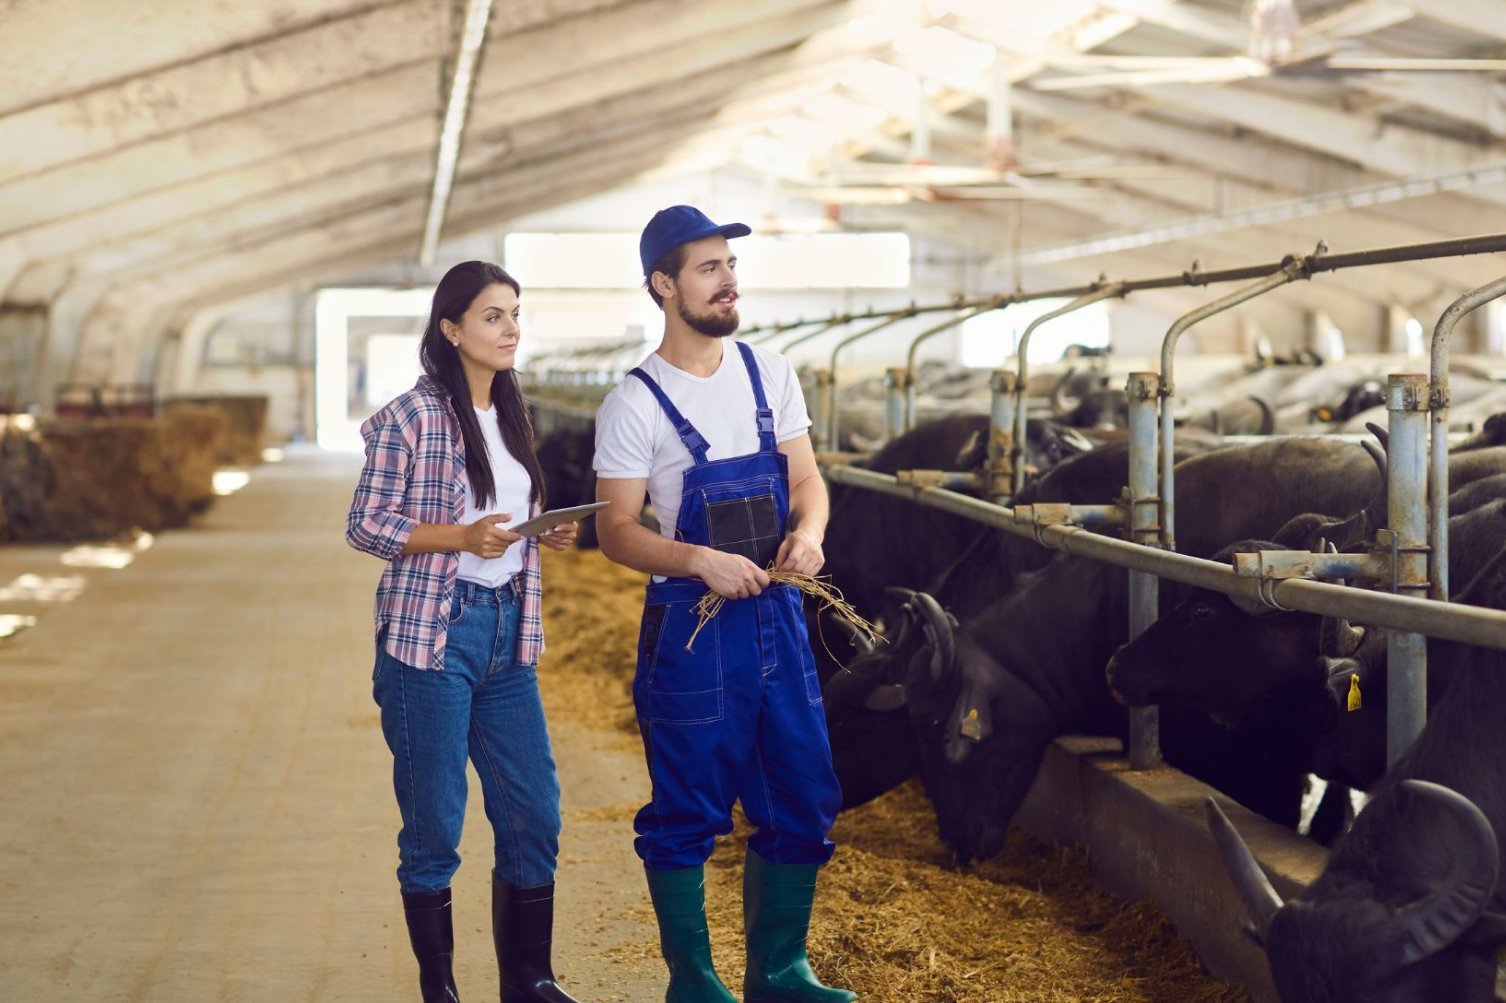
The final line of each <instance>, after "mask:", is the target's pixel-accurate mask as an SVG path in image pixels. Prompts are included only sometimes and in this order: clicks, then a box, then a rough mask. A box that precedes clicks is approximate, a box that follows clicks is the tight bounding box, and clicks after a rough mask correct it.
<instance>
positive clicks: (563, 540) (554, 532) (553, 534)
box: [539, 522, 580, 550]
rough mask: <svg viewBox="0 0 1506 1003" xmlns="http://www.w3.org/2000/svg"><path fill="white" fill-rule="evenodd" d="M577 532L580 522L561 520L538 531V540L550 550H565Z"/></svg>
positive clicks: (573, 540)
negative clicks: (557, 523) (547, 528)
mask: <svg viewBox="0 0 1506 1003" xmlns="http://www.w3.org/2000/svg"><path fill="white" fill-rule="evenodd" d="M578 532H580V523H578V522H562V523H560V524H559V525H558V526H554V527H552V528H551V529H549V530H547V531H545V532H543V533H540V534H539V542H540V543H542V544H543V545H544V546H546V547H548V548H549V549H550V550H565V549H567V548H568V547H569V546H570V544H572V543H574V542H575V534H576V533H578Z"/></svg>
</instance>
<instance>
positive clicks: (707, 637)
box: [633, 600, 723, 724]
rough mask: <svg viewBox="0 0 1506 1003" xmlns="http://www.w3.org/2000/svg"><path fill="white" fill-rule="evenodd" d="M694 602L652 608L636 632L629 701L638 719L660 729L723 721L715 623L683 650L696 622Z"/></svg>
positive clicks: (719, 645) (697, 635) (666, 604)
mask: <svg viewBox="0 0 1506 1003" xmlns="http://www.w3.org/2000/svg"><path fill="white" fill-rule="evenodd" d="M695 605H696V604H695V601H693V600H685V601H680V602H666V603H651V604H650V605H649V606H647V607H646V608H645V609H644V611H643V625H642V627H641V628H640V629H639V633H638V667H637V672H636V673H635V674H634V677H633V700H634V702H635V703H636V704H637V707H638V716H639V717H642V718H644V719H646V720H649V721H654V722H658V723H664V724H705V723H709V722H712V721H720V720H721V719H722V714H723V708H722V655H721V632H720V626H719V624H718V623H717V618H716V617H713V618H711V620H709V621H708V622H707V623H706V626H705V627H704V628H702V630H701V632H700V633H699V634H696V638H695V644H694V645H693V647H694V650H693V651H687V650H686V648H685V646H686V644H688V643H689V642H690V636H691V634H693V633H695V629H696V624H697V622H699V617H698V616H697V614H696V612H695V608H694V607H695Z"/></svg>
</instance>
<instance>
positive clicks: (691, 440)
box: [628, 368, 710, 466]
mask: <svg viewBox="0 0 1506 1003" xmlns="http://www.w3.org/2000/svg"><path fill="white" fill-rule="evenodd" d="M628 375H629V376H636V377H638V378H639V379H640V380H642V381H643V385H644V386H646V387H648V391H649V393H651V394H653V395H654V399H655V400H657V401H658V402H659V406H660V407H661V408H663V409H664V415H665V417H667V418H668V419H669V423H670V424H671V425H673V426H674V427H675V434H676V435H678V436H679V437H680V441H681V442H683V443H684V444H685V448H686V449H688V450H690V457H691V459H693V460H695V462H696V465H697V466H699V465H700V464H702V463H705V462H706V449H707V447H708V446H710V443H708V442H707V441H706V437H705V436H704V435H702V434H701V433H700V432H698V431H696V427H695V426H694V425H692V424H691V423H690V420H689V419H688V418H686V417H685V416H684V415H683V414H681V413H680V409H679V408H677V407H675V405H674V403H673V402H672V401H671V400H670V399H669V395H668V394H666V393H665V392H664V388H663V387H661V386H659V384H657V383H655V382H654V378H653V377H652V376H650V375H649V374H648V373H645V372H644V371H643V370H642V369H639V368H634V369H632V370H629V372H628Z"/></svg>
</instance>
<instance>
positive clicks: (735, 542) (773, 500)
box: [703, 477, 784, 568]
mask: <svg viewBox="0 0 1506 1003" xmlns="http://www.w3.org/2000/svg"><path fill="white" fill-rule="evenodd" d="M703 497H704V504H705V506H706V538H707V540H708V542H709V543H710V545H711V547H712V548H713V549H715V550H720V551H724V552H726V553H729V554H739V555H741V556H743V557H746V558H747V559H748V560H750V561H752V562H753V563H754V564H756V565H758V566H759V567H760V568H766V567H768V566H769V565H770V564H771V563H773V561H774V557H775V555H777V554H778V553H779V544H780V541H781V540H783V539H784V520H783V519H782V518H781V515H782V513H781V511H780V508H781V505H780V498H779V494H778V491H777V488H776V486H775V482H774V479H773V478H772V477H760V478H756V479H750V480H747V481H742V482H739V483H737V484H729V485H725V486H720V487H719V489H718V490H714V491H707V492H705V493H704V496H703Z"/></svg>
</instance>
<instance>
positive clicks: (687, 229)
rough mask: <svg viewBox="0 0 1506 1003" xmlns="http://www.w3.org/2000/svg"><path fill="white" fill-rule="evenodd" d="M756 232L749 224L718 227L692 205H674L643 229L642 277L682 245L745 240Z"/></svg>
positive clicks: (639, 245) (639, 253)
mask: <svg viewBox="0 0 1506 1003" xmlns="http://www.w3.org/2000/svg"><path fill="white" fill-rule="evenodd" d="M752 232H753V230H752V228H750V227H749V226H748V225H747V224H746V223H724V224H722V225H720V226H718V225H717V224H716V223H713V222H712V221H711V218H710V217H708V216H707V215H706V214H705V213H703V212H701V210H699V209H697V208H696V207H695V206H693V205H672V206H670V207H669V208H668V209H660V210H659V211H658V212H656V213H654V218H653V219H651V220H649V221H648V226H645V227H644V228H643V236H641V237H639V238H638V258H639V260H641V261H642V262H643V274H644V275H645V276H646V275H648V272H649V269H650V268H653V267H654V262H656V261H658V260H659V259H660V258H662V257H664V255H665V254H667V253H669V252H670V251H671V250H673V249H674V248H676V247H679V246H680V245H681V244H688V243H690V242H691V241H693V240H701V239H702V238H704V237H711V236H715V235H716V234H718V233H719V234H721V235H722V236H723V237H728V238H731V237H746V236H747V235H748V234H750V233H752Z"/></svg>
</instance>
